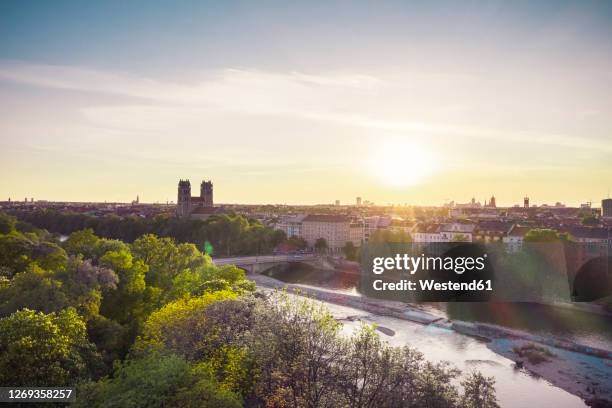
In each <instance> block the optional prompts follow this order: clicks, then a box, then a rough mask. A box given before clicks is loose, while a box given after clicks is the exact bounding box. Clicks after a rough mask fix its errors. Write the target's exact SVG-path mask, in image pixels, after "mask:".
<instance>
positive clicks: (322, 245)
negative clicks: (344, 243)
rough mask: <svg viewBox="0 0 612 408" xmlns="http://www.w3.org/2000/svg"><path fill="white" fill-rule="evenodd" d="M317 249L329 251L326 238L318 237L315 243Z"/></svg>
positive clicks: (320, 251)
mask: <svg viewBox="0 0 612 408" xmlns="http://www.w3.org/2000/svg"><path fill="white" fill-rule="evenodd" d="M314 247H315V250H316V251H317V252H319V253H323V252H325V251H327V248H328V245H327V241H326V240H325V238H318V239H317V240H316V241H315V244H314Z"/></svg>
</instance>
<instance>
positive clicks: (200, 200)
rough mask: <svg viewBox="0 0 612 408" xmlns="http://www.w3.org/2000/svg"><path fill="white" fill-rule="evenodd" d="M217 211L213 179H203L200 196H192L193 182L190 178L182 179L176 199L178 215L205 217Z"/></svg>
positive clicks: (182, 216)
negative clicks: (214, 204)
mask: <svg viewBox="0 0 612 408" xmlns="http://www.w3.org/2000/svg"><path fill="white" fill-rule="evenodd" d="M214 212H215V210H214V207H213V184H212V181H202V183H201V184H200V196H199V197H192V196H191V183H190V182H189V180H180V181H179V184H178V199H177V201H176V215H177V217H180V218H187V217H193V218H205V216H208V215H211V214H213V213H214Z"/></svg>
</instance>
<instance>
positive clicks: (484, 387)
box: [461, 372, 499, 408]
mask: <svg viewBox="0 0 612 408" xmlns="http://www.w3.org/2000/svg"><path fill="white" fill-rule="evenodd" d="M461 385H462V386H463V389H464V392H463V397H462V398H461V406H462V407H465V408H499V405H498V404H497V398H496V397H495V387H494V386H495V379H494V378H493V377H485V376H484V375H482V374H481V373H479V372H473V373H471V374H470V375H469V376H468V377H467V378H466V379H465V380H463V381H462V382H461Z"/></svg>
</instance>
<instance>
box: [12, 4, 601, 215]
mask: <svg viewBox="0 0 612 408" xmlns="http://www.w3.org/2000/svg"><path fill="white" fill-rule="evenodd" d="M125 3H129V4H125ZM429 3H430V2H421V1H419V2H414V3H411V2H403V1H402V2H399V1H398V2H354V1H343V2H337V3H332V2H302V4H301V5H298V4H289V2H280V1H279V2H218V3H205V2H195V1H194V2H188V1H182V2H177V3H176V4H173V3H171V2H154V1H148V2H123V1H117V2H113V1H106V2H99V3H98V4H91V3H90V2H76V1H74V2H61V1H48V2H40V1H33V2H29V1H2V2H0V106H1V107H2V108H1V109H0V172H1V173H0V174H1V176H0V200H6V199H7V198H8V197H11V198H12V199H13V200H23V198H24V197H26V196H27V197H34V198H35V199H48V200H71V201H104V200H108V201H131V200H132V199H134V198H135V197H136V195H137V194H139V195H140V199H141V201H144V202H156V201H159V202H166V200H170V201H174V200H176V189H177V187H176V185H177V182H178V179H179V178H189V179H191V181H192V185H194V184H195V185H196V188H195V189H194V190H195V191H196V193H197V191H198V190H199V188H197V186H199V183H200V181H201V180H202V179H212V180H213V182H214V187H215V201H216V202H222V203H290V204H292V203H303V204H315V203H331V202H333V201H334V200H336V199H339V200H341V202H343V203H354V201H355V197H356V196H361V197H363V198H364V199H367V200H371V201H374V202H376V203H377V204H387V203H401V204H403V203H408V204H423V205H441V204H443V203H444V202H445V201H446V200H455V201H457V202H467V201H469V200H470V199H471V198H472V196H475V197H476V199H477V200H479V201H483V200H484V199H485V198H487V199H488V198H489V197H490V196H491V195H492V194H495V196H496V197H497V202H498V205H499V204H501V205H512V204H517V203H519V202H521V201H522V197H523V196H525V195H528V196H530V197H531V200H532V202H535V203H536V204H541V203H543V202H546V203H549V204H554V203H555V202H556V201H562V202H565V203H566V204H568V205H577V204H579V203H581V202H586V201H590V200H592V201H593V202H594V203H595V204H596V205H597V206H598V205H599V201H600V200H601V199H602V198H604V197H606V196H607V194H608V190H609V188H611V187H612V2H587V1H584V2H580V1H575V2H564V1H558V2H545V1H540V2H527V1H525V2H518V1H512V2H495V1H489V2H475V1H468V2H460V1H449V2H433V3H435V4H429Z"/></svg>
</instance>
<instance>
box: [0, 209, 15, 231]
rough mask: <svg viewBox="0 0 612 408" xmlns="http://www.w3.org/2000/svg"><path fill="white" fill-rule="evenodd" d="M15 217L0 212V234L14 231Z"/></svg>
mask: <svg viewBox="0 0 612 408" xmlns="http://www.w3.org/2000/svg"><path fill="white" fill-rule="evenodd" d="M16 224H17V218H15V217H11V216H10V215H8V214H5V213H0V234H8V233H10V232H12V231H15V225H16Z"/></svg>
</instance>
